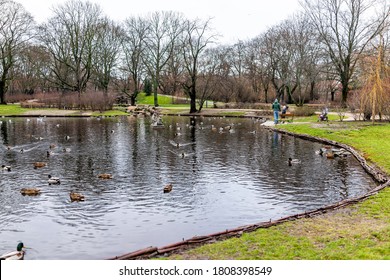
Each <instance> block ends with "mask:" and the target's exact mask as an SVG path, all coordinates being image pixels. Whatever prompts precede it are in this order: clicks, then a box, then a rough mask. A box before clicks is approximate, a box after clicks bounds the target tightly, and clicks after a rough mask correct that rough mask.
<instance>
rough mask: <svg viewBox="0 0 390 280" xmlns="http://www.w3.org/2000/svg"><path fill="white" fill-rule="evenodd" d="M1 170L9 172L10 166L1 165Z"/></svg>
mask: <svg viewBox="0 0 390 280" xmlns="http://www.w3.org/2000/svg"><path fill="white" fill-rule="evenodd" d="M1 168H2V169H3V170H4V171H11V166H9V165H4V164H3V165H2V166H1Z"/></svg>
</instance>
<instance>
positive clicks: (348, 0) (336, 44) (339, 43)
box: [301, 0, 390, 105]
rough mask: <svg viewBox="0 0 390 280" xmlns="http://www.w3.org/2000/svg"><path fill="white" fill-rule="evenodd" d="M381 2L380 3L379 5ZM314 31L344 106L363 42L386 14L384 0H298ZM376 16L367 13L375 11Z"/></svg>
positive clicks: (381, 24) (389, 13)
mask: <svg viewBox="0 0 390 280" xmlns="http://www.w3.org/2000/svg"><path fill="white" fill-rule="evenodd" d="M380 4H382V6H380ZM301 5H302V6H303V8H304V9H305V11H306V13H307V14H308V15H309V17H310V19H311V22H312V24H313V25H314V26H315V28H316V30H317V31H318V33H319V35H320V38H321V41H322V42H323V44H324V46H325V48H326V50H327V54H328V55H329V57H330V59H331V61H332V64H333V66H334V68H335V70H336V71H337V72H338V75H339V79H340V82H341V85H342V103H343V105H345V103H346V101H347V97H348V92H349V90H350V83H351V79H352V76H353V74H354V71H355V67H356V63H357V61H358V59H359V57H360V55H361V54H362V52H363V51H364V50H365V49H366V47H367V44H368V43H369V42H370V41H371V40H372V39H373V38H374V37H375V36H377V35H378V34H379V33H380V32H381V31H382V30H383V28H384V27H385V24H386V21H387V20H388V18H389V16H390V6H389V2H388V1H381V0H301ZM376 11H380V14H379V13H377V15H376V17H372V18H370V16H371V15H372V14H373V13H374V12H376Z"/></svg>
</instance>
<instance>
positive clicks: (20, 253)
mask: <svg viewBox="0 0 390 280" xmlns="http://www.w3.org/2000/svg"><path fill="white" fill-rule="evenodd" d="M24 248H26V247H24V244H23V242H19V243H18V245H17V246H16V251H13V252H9V253H5V254H3V255H1V256H0V260H23V259H24V254H25V251H24V250H23V249H24Z"/></svg>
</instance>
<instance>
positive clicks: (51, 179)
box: [47, 175, 61, 185]
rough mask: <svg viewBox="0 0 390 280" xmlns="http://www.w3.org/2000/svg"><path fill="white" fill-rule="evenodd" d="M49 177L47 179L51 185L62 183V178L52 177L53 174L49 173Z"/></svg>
mask: <svg viewBox="0 0 390 280" xmlns="http://www.w3.org/2000/svg"><path fill="white" fill-rule="evenodd" d="M47 177H48V178H49V179H48V180H47V182H48V183H49V185H59V184H61V181H60V178H57V177H52V176H51V175H48V176H47Z"/></svg>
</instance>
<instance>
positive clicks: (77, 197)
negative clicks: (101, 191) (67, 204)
mask: <svg viewBox="0 0 390 280" xmlns="http://www.w3.org/2000/svg"><path fill="white" fill-rule="evenodd" d="M69 197H70V200H71V201H84V196H83V195H82V194H79V193H75V192H70V194H69Z"/></svg>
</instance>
